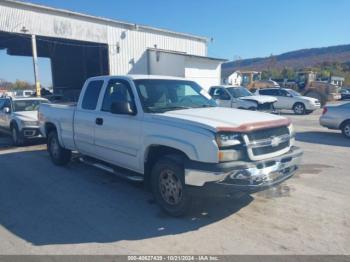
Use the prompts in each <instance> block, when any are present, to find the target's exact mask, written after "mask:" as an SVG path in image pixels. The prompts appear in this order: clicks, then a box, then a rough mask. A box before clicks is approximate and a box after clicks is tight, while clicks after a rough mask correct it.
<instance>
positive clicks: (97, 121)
mask: <svg viewBox="0 0 350 262" xmlns="http://www.w3.org/2000/svg"><path fill="white" fill-rule="evenodd" d="M95 123H96V125H99V126H102V125H103V118H100V117H98V118H96V120H95Z"/></svg>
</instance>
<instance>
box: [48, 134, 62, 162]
mask: <svg viewBox="0 0 350 262" xmlns="http://www.w3.org/2000/svg"><path fill="white" fill-rule="evenodd" d="M59 150H60V148H59V146H58V142H57V140H56V138H52V139H51V142H50V151H51V154H52V156H53V157H54V158H57V157H58V154H59Z"/></svg>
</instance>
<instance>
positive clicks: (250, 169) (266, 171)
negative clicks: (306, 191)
mask: <svg viewBox="0 0 350 262" xmlns="http://www.w3.org/2000/svg"><path fill="white" fill-rule="evenodd" d="M302 154H303V151H302V150H301V149H300V148H298V147H292V148H291V149H290V151H289V152H287V153H285V154H283V155H281V156H279V157H274V158H270V159H266V160H262V161H256V162H244V161H235V162H227V163H219V164H208V163H201V162H194V161H188V162H187V163H186V164H185V183H186V185H188V186H191V188H192V189H194V190H198V189H201V190H204V191H213V190H214V191H215V192H217V193H224V194H227V193H233V192H235V191H236V192H237V191H241V192H250V193H252V192H257V191H261V190H264V189H266V188H268V187H271V186H274V185H276V184H279V183H281V182H283V181H285V180H286V179H288V178H290V177H291V176H293V175H294V173H295V172H296V170H297V169H298V166H299V164H300V161H301V156H302Z"/></svg>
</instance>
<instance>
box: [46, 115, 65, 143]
mask: <svg viewBox="0 0 350 262" xmlns="http://www.w3.org/2000/svg"><path fill="white" fill-rule="evenodd" d="M46 124H52V125H54V126H55V127H56V131H57V137H58V141H59V143H60V145H61V146H62V147H64V148H65V145H64V142H63V139H62V129H61V125H60V123H59V122H57V121H47V122H45V127H46ZM45 131H46V130H45ZM45 136H47V134H45Z"/></svg>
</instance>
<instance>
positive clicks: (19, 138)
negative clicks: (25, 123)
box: [11, 124, 24, 146]
mask: <svg viewBox="0 0 350 262" xmlns="http://www.w3.org/2000/svg"><path fill="white" fill-rule="evenodd" d="M11 138H12V143H13V145H15V146H22V145H23V144H24V138H23V135H22V133H21V132H20V131H19V129H18V126H17V124H13V125H12V127H11Z"/></svg>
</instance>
